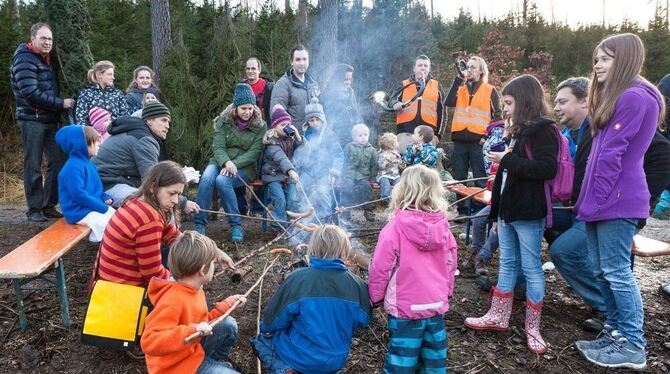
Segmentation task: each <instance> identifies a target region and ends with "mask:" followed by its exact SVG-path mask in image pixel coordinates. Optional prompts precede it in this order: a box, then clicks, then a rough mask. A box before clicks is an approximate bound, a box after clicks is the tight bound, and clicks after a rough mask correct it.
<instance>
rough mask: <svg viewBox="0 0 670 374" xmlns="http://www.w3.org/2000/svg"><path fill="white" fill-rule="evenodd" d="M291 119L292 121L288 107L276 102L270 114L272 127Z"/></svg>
mask: <svg viewBox="0 0 670 374" xmlns="http://www.w3.org/2000/svg"><path fill="white" fill-rule="evenodd" d="M284 121H289V123H290V122H291V116H290V115H289V114H288V113H287V112H286V109H284V107H283V106H282V105H281V104H276V105H275V106H273V107H272V114H271V115H270V127H275V126H277V125H278V124H280V123H282V122H284Z"/></svg>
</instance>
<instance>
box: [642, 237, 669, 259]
mask: <svg viewBox="0 0 670 374" xmlns="http://www.w3.org/2000/svg"><path fill="white" fill-rule="evenodd" d="M633 254H634V255H635V256H640V257H656V256H667V255H670V244H668V243H665V242H662V241H659V240H655V239H650V238H647V237H644V236H642V235H635V236H634V237H633Z"/></svg>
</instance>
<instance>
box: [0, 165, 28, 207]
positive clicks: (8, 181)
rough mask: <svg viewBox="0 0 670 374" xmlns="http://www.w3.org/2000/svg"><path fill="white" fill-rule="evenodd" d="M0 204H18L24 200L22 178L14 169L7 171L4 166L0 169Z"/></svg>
mask: <svg viewBox="0 0 670 374" xmlns="http://www.w3.org/2000/svg"><path fill="white" fill-rule="evenodd" d="M0 188H1V190H0V204H3V205H4V204H19V203H21V202H23V201H24V200H25V198H24V194H23V180H22V179H21V178H19V176H18V175H17V173H16V172H15V171H8V170H7V169H6V168H5V167H4V166H3V168H2V170H0Z"/></svg>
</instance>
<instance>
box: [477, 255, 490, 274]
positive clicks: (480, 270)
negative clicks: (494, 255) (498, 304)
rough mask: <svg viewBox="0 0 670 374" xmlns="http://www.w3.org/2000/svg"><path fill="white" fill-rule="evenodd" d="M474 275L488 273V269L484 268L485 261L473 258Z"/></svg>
mask: <svg viewBox="0 0 670 374" xmlns="http://www.w3.org/2000/svg"><path fill="white" fill-rule="evenodd" d="M475 275H477V276H480V275H489V271H488V269H486V262H484V261H482V260H479V259H475Z"/></svg>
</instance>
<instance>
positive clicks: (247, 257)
mask: <svg viewBox="0 0 670 374" xmlns="http://www.w3.org/2000/svg"><path fill="white" fill-rule="evenodd" d="M287 232H288V231H287ZM284 235H286V233H283V234H279V235H277V237H276V238H274V239H272V240H270V241H269V242H267V243H265V244H264V245H263V246H262V247H260V248H258V249H255V250H253V251H251V252H250V253H249V254H248V255H246V256H244V257H242V258H241V259H239V260H238V261H237V262H236V263H234V264H233V265H234V266H235V267H238V266H240V265H242V264H243V263H245V262H247V261H249V259H250V258H252V257H254V256H256V255H257V254H259V253H261V252H263V251H264V250H266V249H267V248H268V247H269V246H271V245H273V244H274V243H276V242H278V241H279V240H281V239H282V238H283V237H284ZM227 271H228V269H223V270H221V271H220V272H218V273H216V274H214V276H215V277H218V276H219V275H221V274H223V273H225V272H227Z"/></svg>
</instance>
